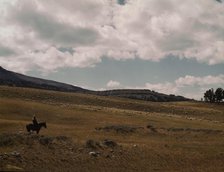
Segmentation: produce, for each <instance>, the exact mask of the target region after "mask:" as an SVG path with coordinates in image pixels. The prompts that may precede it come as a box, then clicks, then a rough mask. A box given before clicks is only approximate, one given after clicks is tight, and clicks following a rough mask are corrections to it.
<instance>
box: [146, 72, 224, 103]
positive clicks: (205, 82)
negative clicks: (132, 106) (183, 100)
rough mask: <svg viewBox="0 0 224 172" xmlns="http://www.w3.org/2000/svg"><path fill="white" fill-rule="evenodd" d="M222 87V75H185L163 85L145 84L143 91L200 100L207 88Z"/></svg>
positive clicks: (223, 76) (223, 84)
mask: <svg viewBox="0 0 224 172" xmlns="http://www.w3.org/2000/svg"><path fill="white" fill-rule="evenodd" d="M218 87H222V88H223V87H224V75H222V74H221V75H218V76H211V75H208V76H204V77H195V76H190V75H186V76H185V77H180V78H178V79H176V80H175V81H174V82H165V83H156V84H151V83H146V84H145V87H143V88H145V89H150V90H154V91H158V92H161V93H165V94H176V95H183V96H186V97H189V98H194V99H198V100H199V99H200V98H201V97H203V93H204V92H205V91H206V90H208V89H209V88H215V89H216V88H218Z"/></svg>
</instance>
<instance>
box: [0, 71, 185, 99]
mask: <svg viewBox="0 0 224 172" xmlns="http://www.w3.org/2000/svg"><path fill="white" fill-rule="evenodd" d="M0 85H8V86H16V87H28V88H37V89H45V90H54V91H63V92H78V93H88V94H94V95H101V96H116V97H123V98H131V99H138V100H145V101H155V102H168V101H188V100H189V99H187V98H185V97H182V96H175V95H166V94H162V93H157V92H155V91H150V90H135V89H121V90H108V91H92V90H87V89H83V88H81V87H77V86H73V85H69V84H64V83H61V82H56V81H51V80H45V79H40V78H35V77H30V76H26V75H22V74H19V73H15V72H12V71H8V70H6V69H4V68H2V67H0Z"/></svg>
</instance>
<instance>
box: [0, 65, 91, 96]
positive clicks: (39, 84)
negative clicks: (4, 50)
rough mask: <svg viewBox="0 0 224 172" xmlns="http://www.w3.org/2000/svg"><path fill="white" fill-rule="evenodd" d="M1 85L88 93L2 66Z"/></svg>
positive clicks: (78, 88) (71, 86) (0, 72)
mask: <svg viewBox="0 0 224 172" xmlns="http://www.w3.org/2000/svg"><path fill="white" fill-rule="evenodd" d="M0 85H8V86H16V87H29V88H38V89H46V90H55V91H64V92H86V91H88V90H85V89H83V88H80V87H76V86H73V85H69V84H64V83H61V82H56V81H51V80H46V79H40V78H35V77H30V76H26V75H22V74H19V73H15V72H12V71H8V70H6V69H4V68H2V67H1V66H0Z"/></svg>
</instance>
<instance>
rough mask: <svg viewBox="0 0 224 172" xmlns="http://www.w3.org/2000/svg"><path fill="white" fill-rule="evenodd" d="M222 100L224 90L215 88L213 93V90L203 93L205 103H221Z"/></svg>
mask: <svg viewBox="0 0 224 172" xmlns="http://www.w3.org/2000/svg"><path fill="white" fill-rule="evenodd" d="M223 99H224V90H223V89H222V88H217V89H216V90H215V91H214V89H213V88H211V89H209V90H207V91H206V92H205V93H204V100H205V101H206V102H210V103H214V102H222V101H223Z"/></svg>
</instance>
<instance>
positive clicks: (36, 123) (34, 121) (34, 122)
mask: <svg viewBox="0 0 224 172" xmlns="http://www.w3.org/2000/svg"><path fill="white" fill-rule="evenodd" d="M33 125H34V127H37V126H38V122H37V119H36V116H35V115H34V116H33Z"/></svg>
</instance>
